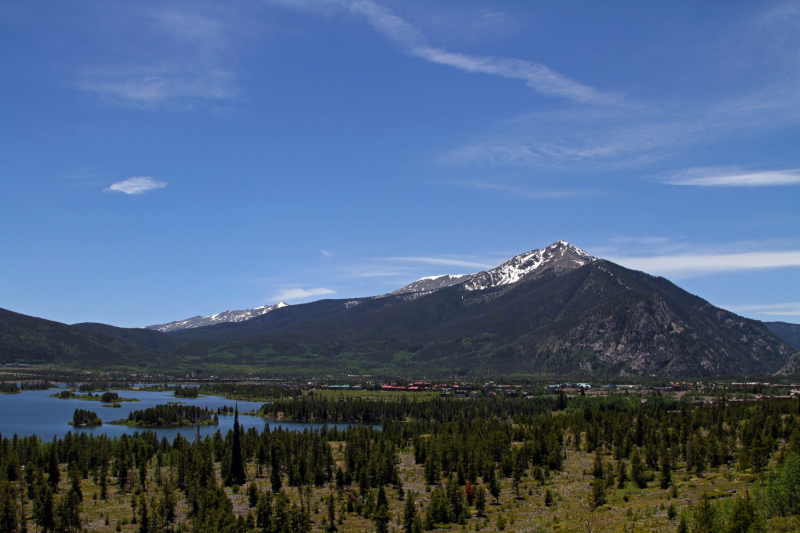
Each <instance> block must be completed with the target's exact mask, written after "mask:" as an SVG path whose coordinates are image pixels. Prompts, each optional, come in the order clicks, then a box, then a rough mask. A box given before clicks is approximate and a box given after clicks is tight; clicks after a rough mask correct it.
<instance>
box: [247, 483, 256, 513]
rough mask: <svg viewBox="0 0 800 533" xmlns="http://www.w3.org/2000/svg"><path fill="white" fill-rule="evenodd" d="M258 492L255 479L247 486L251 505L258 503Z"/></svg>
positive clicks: (249, 504) (248, 501) (248, 502)
mask: <svg viewBox="0 0 800 533" xmlns="http://www.w3.org/2000/svg"><path fill="white" fill-rule="evenodd" d="M258 493H259V490H258V485H256V483H255V481H254V482H252V483H250V485H249V486H248V487H247V504H248V506H249V507H255V506H256V505H258Z"/></svg>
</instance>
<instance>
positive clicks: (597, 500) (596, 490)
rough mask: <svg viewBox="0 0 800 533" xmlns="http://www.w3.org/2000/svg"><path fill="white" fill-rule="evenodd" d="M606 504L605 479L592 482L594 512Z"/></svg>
mask: <svg viewBox="0 0 800 533" xmlns="http://www.w3.org/2000/svg"><path fill="white" fill-rule="evenodd" d="M605 504H606V484H605V481H604V480H603V479H595V480H594V481H592V500H591V507H592V510H593V511H594V510H595V509H597V508H598V507H600V506H602V505H605Z"/></svg>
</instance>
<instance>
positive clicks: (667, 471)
mask: <svg viewBox="0 0 800 533" xmlns="http://www.w3.org/2000/svg"><path fill="white" fill-rule="evenodd" d="M670 485H672V462H671V461H670V458H669V454H668V453H665V454H663V455H662V456H661V479H660V486H661V488H662V489H663V490H666V489H668V488H669V487H670Z"/></svg>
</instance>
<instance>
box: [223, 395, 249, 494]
mask: <svg viewBox="0 0 800 533" xmlns="http://www.w3.org/2000/svg"><path fill="white" fill-rule="evenodd" d="M229 472H230V474H229V478H228V479H227V480H226V481H227V484H228V485H244V482H245V478H246V476H245V473H244V462H243V460H242V438H241V435H240V434H239V405H238V404H237V405H236V408H235V411H234V415H233V442H232V443H231V464H230V470H229Z"/></svg>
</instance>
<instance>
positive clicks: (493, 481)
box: [483, 463, 500, 503]
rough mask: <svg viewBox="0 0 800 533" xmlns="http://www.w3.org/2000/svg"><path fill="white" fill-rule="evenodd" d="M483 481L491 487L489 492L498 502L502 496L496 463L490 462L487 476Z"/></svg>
mask: <svg viewBox="0 0 800 533" xmlns="http://www.w3.org/2000/svg"><path fill="white" fill-rule="evenodd" d="M483 482H484V483H486V485H487V486H488V487H489V494H491V495H492V498H494V501H495V503H498V497H499V496H500V484H499V483H498V482H497V473H496V472H495V470H494V463H489V469H488V470H487V472H486V477H484V478H483Z"/></svg>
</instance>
